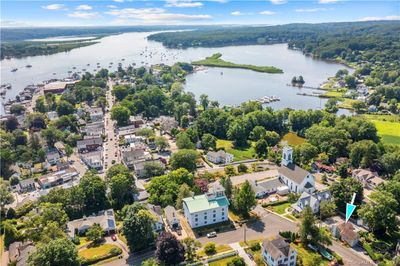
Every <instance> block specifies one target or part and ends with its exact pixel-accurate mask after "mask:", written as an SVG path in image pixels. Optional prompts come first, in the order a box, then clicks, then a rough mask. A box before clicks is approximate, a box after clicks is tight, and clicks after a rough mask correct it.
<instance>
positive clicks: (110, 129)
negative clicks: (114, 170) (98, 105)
mask: <svg viewBox="0 0 400 266" xmlns="http://www.w3.org/2000/svg"><path fill="white" fill-rule="evenodd" d="M112 87H113V82H112V81H109V82H108V90H107V94H106V99H107V102H108V110H111V108H112V107H113V105H114V96H113V95H112V93H111V92H112ZM104 128H105V134H106V135H107V141H106V142H105V143H104V170H105V171H106V170H107V169H108V168H110V167H111V166H112V161H113V160H114V161H115V164H118V163H119V162H120V161H121V158H120V153H119V149H118V144H119V140H118V135H117V134H116V133H115V132H114V129H115V121H113V120H111V112H110V111H107V112H106V114H105V116H104Z"/></svg>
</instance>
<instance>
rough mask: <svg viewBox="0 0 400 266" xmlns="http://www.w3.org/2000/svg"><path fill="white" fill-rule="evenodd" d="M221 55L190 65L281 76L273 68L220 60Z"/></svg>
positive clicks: (278, 71) (281, 71) (279, 72)
mask: <svg viewBox="0 0 400 266" xmlns="http://www.w3.org/2000/svg"><path fill="white" fill-rule="evenodd" d="M221 57H222V54H221V53H216V54H213V55H212V56H209V57H206V59H203V60H198V61H193V62H192V65H195V66H210V67H226V68H243V69H249V70H253V71H257V72H264V73H271V74H282V73H283V70H282V69H279V68H276V67H273V66H254V65H247V64H235V63H232V62H228V61H225V60H223V59H221Z"/></svg>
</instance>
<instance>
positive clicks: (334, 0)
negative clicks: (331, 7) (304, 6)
mask: <svg viewBox="0 0 400 266" xmlns="http://www.w3.org/2000/svg"><path fill="white" fill-rule="evenodd" d="M339 1H340V0H319V1H318V3H320V4H334V3H337V2H339Z"/></svg>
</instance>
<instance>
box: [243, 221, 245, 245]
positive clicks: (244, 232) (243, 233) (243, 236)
mask: <svg viewBox="0 0 400 266" xmlns="http://www.w3.org/2000/svg"><path fill="white" fill-rule="evenodd" d="M243 241H244V243H246V224H244V226H243Z"/></svg>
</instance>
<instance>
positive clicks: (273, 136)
mask: <svg viewBox="0 0 400 266" xmlns="http://www.w3.org/2000/svg"><path fill="white" fill-rule="evenodd" d="M264 139H265V141H266V142H267V144H268V146H269V147H273V146H275V145H277V144H278V143H279V141H280V139H281V137H280V136H279V134H278V133H276V132H275V131H266V132H265V137H264Z"/></svg>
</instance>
